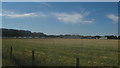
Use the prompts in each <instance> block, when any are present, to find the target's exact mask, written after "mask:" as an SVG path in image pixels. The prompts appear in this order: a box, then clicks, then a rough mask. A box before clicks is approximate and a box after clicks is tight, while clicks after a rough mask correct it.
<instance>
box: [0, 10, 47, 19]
mask: <svg viewBox="0 0 120 68" xmlns="http://www.w3.org/2000/svg"><path fill="white" fill-rule="evenodd" d="M0 16H4V17H9V18H25V17H45V16H47V15H45V14H43V13H16V12H12V11H3V14H0Z"/></svg>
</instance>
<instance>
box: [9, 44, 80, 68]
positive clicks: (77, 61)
mask: <svg viewBox="0 0 120 68" xmlns="http://www.w3.org/2000/svg"><path fill="white" fill-rule="evenodd" d="M31 52H32V54H31V57H32V58H31V60H32V66H35V50H34V49H33V50H32V51H31ZM10 59H11V60H12V59H13V48H12V46H11V47H10ZM79 67H80V58H76V68H79Z"/></svg>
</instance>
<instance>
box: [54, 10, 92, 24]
mask: <svg viewBox="0 0 120 68" xmlns="http://www.w3.org/2000/svg"><path fill="white" fill-rule="evenodd" d="M52 14H53V15H54V16H56V18H57V19H58V20H59V21H63V22H65V23H93V22H94V20H84V18H85V16H88V12H87V13H85V14H80V13H71V14H70V13H52Z"/></svg>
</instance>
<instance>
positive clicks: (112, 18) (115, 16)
mask: <svg viewBox="0 0 120 68" xmlns="http://www.w3.org/2000/svg"><path fill="white" fill-rule="evenodd" d="M107 17H108V18H109V19H111V20H112V21H114V22H116V23H118V16H117V15H114V14H108V15H107Z"/></svg>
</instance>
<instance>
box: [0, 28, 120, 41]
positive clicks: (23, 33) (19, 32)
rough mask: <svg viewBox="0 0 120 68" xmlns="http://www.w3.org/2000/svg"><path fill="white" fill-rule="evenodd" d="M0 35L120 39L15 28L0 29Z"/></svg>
mask: <svg viewBox="0 0 120 68" xmlns="http://www.w3.org/2000/svg"><path fill="white" fill-rule="evenodd" d="M0 32H2V33H0V36H2V38H80V39H100V38H102V37H104V38H103V39H105V38H106V39H120V36H115V35H106V36H98V35H97V36H82V35H70V34H65V35H46V34H44V33H42V32H31V31H28V30H16V29H6V28H1V29H0Z"/></svg>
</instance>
